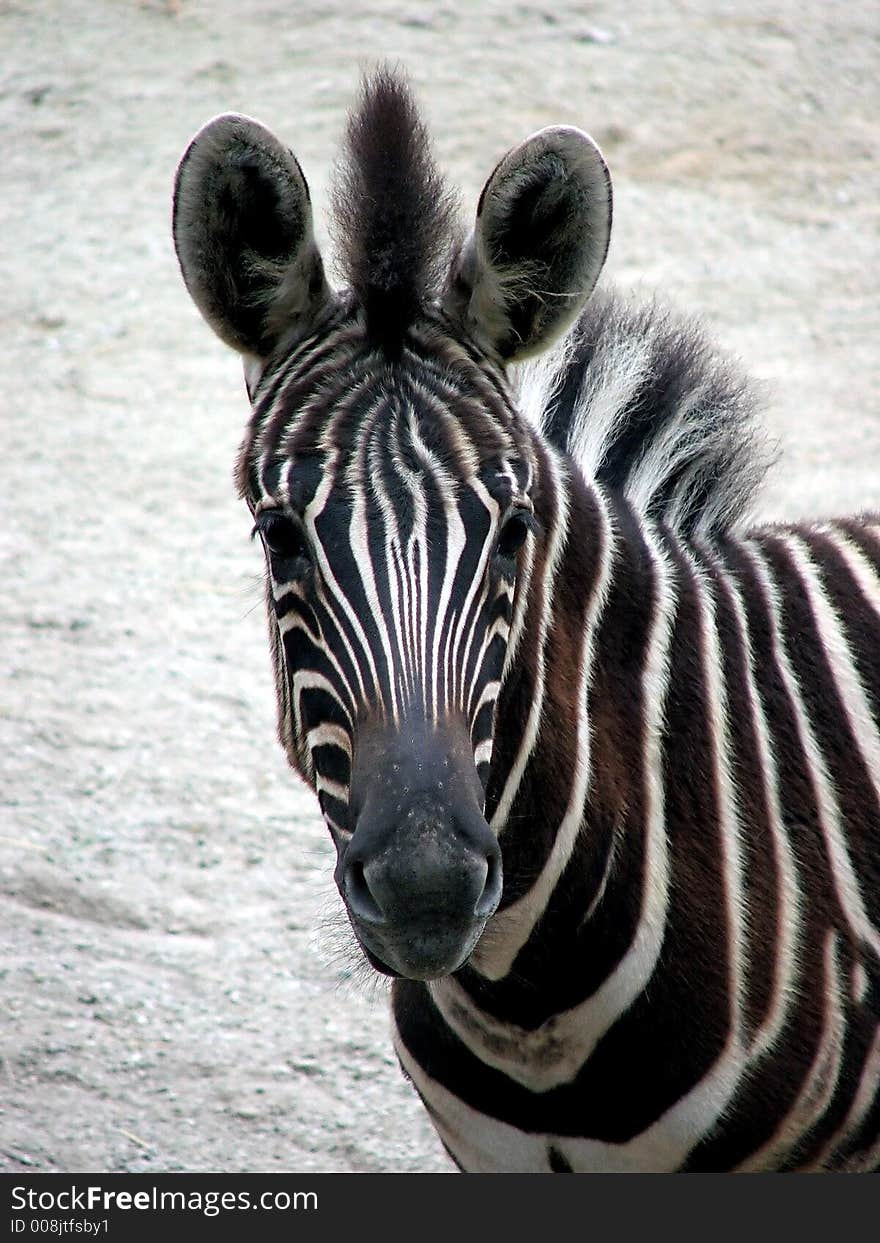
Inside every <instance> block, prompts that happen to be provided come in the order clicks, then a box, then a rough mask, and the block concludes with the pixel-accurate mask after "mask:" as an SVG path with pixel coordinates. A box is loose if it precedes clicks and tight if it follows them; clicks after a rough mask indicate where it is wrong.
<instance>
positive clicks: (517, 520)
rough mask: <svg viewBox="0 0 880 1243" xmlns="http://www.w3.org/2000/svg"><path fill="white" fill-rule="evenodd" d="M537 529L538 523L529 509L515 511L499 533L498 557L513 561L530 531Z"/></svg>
mask: <svg viewBox="0 0 880 1243" xmlns="http://www.w3.org/2000/svg"><path fill="white" fill-rule="evenodd" d="M537 529H538V523H537V521H536V520H535V518H534V515H532V514H530V513H529V511H528V510H527V509H517V510H514V512H513V513H512V514H511V515H510V517H509V518H508V519H507V520H506V522H505V523H504V525H503V526H502V528H501V531H500V532H499V535H498V545H497V547H496V549H495V555H496V557H499V558H500V559H501V560H502V561H513V560H514V558H515V557H516V554H517V553H518V552H519V550H520V548H522V546H523V541H524V540H525V538H526V536H527V535H528V533H529V531H533V532H534V531H537Z"/></svg>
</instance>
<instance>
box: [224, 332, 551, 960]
mask: <svg viewBox="0 0 880 1243" xmlns="http://www.w3.org/2000/svg"><path fill="white" fill-rule="evenodd" d="M531 478H532V464H531V461H530V457H529V441H528V439H527V437H526V436H525V434H524V433H523V432H522V430H521V429H519V428H518V426H517V423H516V419H515V416H514V415H513V414H512V412H511V407H510V405H509V402H508V399H507V395H506V391H505V389H504V385H503V381H502V380H501V378H500V374H499V373H498V372H497V371H495V370H494V369H492V368H491V367H490V366H488V365H487V364H485V363H481V362H480V361H479V360H478V358H477V357H476V355H475V354H473V353H471V352H469V351H468V350H466V349H465V348H464V347H462V346H461V345H459V344H456V343H455V342H453V341H452V340H450V339H449V338H448V337H446V336H444V335H443V333H442V331H441V329H440V326H439V325H433V326H432V325H424V326H423V327H422V328H421V329H419V330H418V331H412V332H410V334H409V335H408V338H407V343H406V346H405V348H404V350H403V352H402V354H401V356H400V358H399V359H397V360H395V361H392V362H389V361H388V359H387V358H386V357H385V356H384V355H382V354H381V353H378V352H374V351H373V350H371V348H370V347H369V345H368V344H367V342H366V339H365V335H364V332H363V329H362V326H361V323H360V321H359V318H358V316H357V315H356V314H352V313H347V314H346V313H342V312H340V313H339V315H338V318H337V320H336V322H335V323H334V324H333V325H332V327H331V329H330V330H329V331H328V330H327V329H326V328H325V330H324V331H323V332H322V334H321V336H320V338H314V339H311V340H309V341H306V342H304V343H303V344H302V345H300V346H299V348H298V349H297V350H296V351H295V352H294V354H293V355H292V357H291V358H290V359H289V360H287V362H285V363H284V364H282V365H281V366H280V367H277V368H275V369H274V370H272V372H271V373H269V374H267V375H266V376H264V378H263V379H262V381H261V382H260V384H259V386H258V388H257V391H256V393H255V395H254V416H253V420H252V423H251V426H250V431H249V434H248V438H247V440H246V442H245V445H244V448H243V452H242V459H241V464H240V479H241V482H242V484H243V486H244V487H245V489H246V495H247V499H248V501H249V504H250V505H251V508H252V511H253V513H254V517H255V527H254V530H255V532H256V533H257V534H258V535H259V537H260V538H261V540H262V542H263V545H264V548H265V552H266V563H267V569H268V576H267V582H268V593H269V604H270V612H271V615H272V620H271V628H272V634H273V649H274V654H275V664H276V674H277V685H278V693H279V720H280V733H281V737H282V741H283V743H284V745H285V747H286V749H287V752H288V755H289V757H290V759H291V762H292V763H293V764H294V765H295V766H296V767H297V768H298V770H299V771H300V772H301V773H302V775H303V776H304V777H305V779H306V780H307V781H308V782H309V784H311V785H312V787H313V788H314V789H315V790H316V792H317V794H318V798H319V801H320V805H321V810H322V812H323V814H324V817H325V820H326V821H327V824H328V826H329V828H330V831H331V833H332V835H333V839H334V842H335V844H336V848H337V852H338V856H339V866H338V868H337V883H338V884H339V887H340V890H341V891H342V894H343V897H344V899H345V901H346V904H347V906H348V910H349V914H350V916H351V919H352V923H353V925H354V928H355V931H356V933H357V934H358V936H359V939H360V940H361V942H362V944H363V945H364V948H365V949H366V950H367V952H368V955H369V956H370V958H371V960H372V961H373V962H374V965H376V966H377V967H379V968H380V969H385V970H390V971H392V972H394V973H398V974H408V975H416V976H419V977H420V978H426V977H430V976H433V975H436V974H444V973H446V972H447V971H449V970H453V969H455V967H457V966H458V965H459V964H460V962H461V961H463V959H464V958H465V957H466V956H467V955H468V954H469V953H470V950H471V949H472V948H473V945H474V944H475V942H476V939H477V938H478V937H479V935H480V933H481V932H482V929H483V927H484V925H485V922H486V919H487V918H488V916H489V915H490V914H491V913H492V912H493V911H494V909H495V906H496V905H497V901H498V899H499V897H500V890H501V876H500V857H499V855H498V848H497V845H496V842H495V839H494V837H493V835H492V834H491V832H490V830H489V829H488V826H487V825H486V822H485V819H484V817H483V804H484V792H485V785H486V781H487V779H488V774H489V767H490V762H491V756H492V731H493V724H494V711H495V704H496V700H497V697H498V693H499V689H500V686H501V681H502V678H503V674H504V670H505V663H506V661H507V659H508V656H509V654H510V651H511V639H512V637H513V638H514V639H515V637H516V635H517V633H518V630H519V626H520V625H521V618H520V619H519V622H518V620H517V619H518V615H519V614H521V612H522V609H523V602H524V599H525V590H524V587H525V585H526V583H525V580H527V578H528V572H529V568H530V564H531V553H532V550H531V546H530V544H531V541H530V536H531V534H532V532H534V531H535V530H536V527H537V524H536V522H535V519H534V517H533V514H532V502H531V498H530V495H529V486H530V483H531ZM402 860H405V862H401V861H402ZM398 873H399V875H398ZM416 915H417V916H418V918H417V919H416V923H417V924H418V927H417V928H416V929H415V931H413V927H412V925H413V921H414V916H416ZM422 925H424V926H422Z"/></svg>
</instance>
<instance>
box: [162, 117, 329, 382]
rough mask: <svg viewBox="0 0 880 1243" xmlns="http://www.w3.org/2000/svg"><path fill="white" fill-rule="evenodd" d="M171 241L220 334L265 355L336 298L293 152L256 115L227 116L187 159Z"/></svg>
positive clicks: (196, 142)
mask: <svg viewBox="0 0 880 1243" xmlns="http://www.w3.org/2000/svg"><path fill="white" fill-rule="evenodd" d="M173 232H174V245H175V247H176V249H177V257H178V260H179V262H180V270H181V272H182V274H183V279H184V282H185V284H186V287H187V289H188V290H189V292H190V295H191V296H192V299H193V301H194V302H195V304H196V306H197V307H198V309H199V310H200V311H201V313H202V315H203V316H204V317H205V319H206V320H207V322H208V324H210V326H211V327H212V328H213V329H214V331H215V332H216V333H217V335H218V336H219V337H220V338H221V340H223V341H225V342H226V344H227V345H231V346H232V348H233V349H235V350H238V351H239V352H240V353H242V354H246V355H251V356H255V357H256V358H261V359H262V358H265V357H267V356H268V355H269V354H270V353H271V352H272V350H273V349H274V348H275V346H276V345H277V343H278V341H279V340H280V339H281V337H283V336H284V335H286V334H287V333H288V332H289V331H290V330H291V328H293V327H295V326H296V325H298V324H300V323H301V322H303V321H304V320H307V319H308V317H309V316H313V315H315V314H317V313H318V311H319V310H320V309H321V308H322V307H323V306H324V305H325V304H326V303H327V301H328V300H329V298H330V296H331V294H330V290H329V287H328V285H327V281H326V279H325V277H324V267H323V263H322V262H321V256H320V253H319V251H318V248H317V245H316V244H315V239H314V233H313V229H312V208H311V200H310V197H309V190H308V186H307V185H306V181H305V178H304V177H303V174H302V171H301V169H300V167H299V164H298V163H297V161H296V159H295V158H294V156H293V155H292V154H291V152H290V151H288V150H287V148H286V147H284V146H282V144H281V143H280V142H279V141H278V139H277V138H275V136H274V135H273V134H271V133H270V132H269V130H267V129H266V128H265V127H264V126H262V125H261V124H260V123H259V122H258V121H254V120H251V118H250V117H245V116H240V115H239V114H237V113H224V114H223V115H222V116H218V117H215V118H214V119H213V120H212V121H209V122H208V123H207V125H205V126H204V127H203V128H202V129H201V130H199V132H198V133H197V134H196V136H195V137H194V138H193V140H192V142H191V143H190V145H189V147H188V148H187V150H186V152H185V153H184V155H183V158H182V159H181V161H180V164H179V166H178V169H177V175H176V177H175V182H174V219H173Z"/></svg>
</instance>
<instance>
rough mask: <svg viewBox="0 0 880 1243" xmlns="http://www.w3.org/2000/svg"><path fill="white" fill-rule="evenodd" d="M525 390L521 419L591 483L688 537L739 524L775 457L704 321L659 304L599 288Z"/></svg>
mask: <svg viewBox="0 0 880 1243" xmlns="http://www.w3.org/2000/svg"><path fill="white" fill-rule="evenodd" d="M515 383H516V386H517V388H518V397H519V406H520V408H521V409H522V411H523V413H525V414H526V415H527V416H528V417H529V419H530V420H531V421H532V422H533V423H536V424H537V425H538V426H539V427H540V428H541V430H542V431H543V432H544V434H545V435H546V436H547V437H548V439H549V440H551V441H552V442H553V443H554V444H555V445H557V446H558V447H559V448H561V449H563V450H565V451H566V452H568V453H570V454H571V455H572V456H573V457H574V458H575V460H576V461H577V462H578V464H579V465H580V466H581V468H582V469H583V471H584V473H585V475H586V477H587V478H588V479H591V480H595V481H596V482H598V483H600V484H603V485H605V486H606V487H608V488H609V489H612V490H614V491H617V492H621V493H623V495H625V496H626V497H627V499H628V500H630V501H631V502H632V503H633V504H634V505H635V506H636V508H637V510H638V511H639V512H641V513H644V514H647V515H648V516H649V517H651V518H653V519H655V520H657V521H662V522H664V523H666V524H667V525H668V526H670V527H671V528H672V529H673V530H674V531H676V532H677V533H678V534H679V535H681V536H685V537H687V536H692V535H700V536H707V535H712V534H717V533H720V532H722V531H727V530H730V529H732V528H735V527H739V526H741V525H742V524H743V522H744V521H745V520H746V518H747V517H748V516H749V511H750V507H751V504H752V502H753V500H754V498H755V495H756V493H757V490H758V487H759V485H760V484H761V482H762V480H763V478H764V475H765V474H766V471H767V469H768V468H769V466H770V464H771V462H772V460H773V456H774V455H773V452H772V450H771V449H770V447H769V446H768V444H767V442H766V441H765V440H764V439H763V437H762V435H761V434H760V432H759V431H758V429H757V426H756V422H755V412H756V400H755V392H754V388H753V386H752V385H751V384H750V383H749V381H748V380H746V378H745V377H744V376H743V375H742V374H741V373H740V372H739V370H738V368H737V367H736V365H735V364H734V363H733V362H731V361H729V360H728V359H726V358H725V357H724V355H723V354H721V353H720V352H719V351H718V350H717V349H716V348H715V347H714V345H712V344H710V343H709V341H708V340H707V339H706V337H705V335H704V333H703V332H702V330H701V328H700V327H699V325H698V324H697V323H695V322H693V321H689V320H686V319H680V318H677V317H676V316H674V315H673V314H671V313H670V312H669V311H668V310H667V309H666V308H664V307H662V306H660V305H659V304H658V303H656V302H648V303H639V304H636V303H631V302H629V301H628V300H626V299H625V298H623V297H622V296H620V295H618V294H612V293H609V292H606V291H602V292H597V293H594V295H593V297H592V298H591V299H590V301H589V303H588V304H587V307H586V309H585V310H584V312H583V314H582V315H581V317H580V319H579V320H578V322H577V324H576V325H575V327H574V328H573V329H572V331H571V332H570V333H569V335H568V337H567V338H566V339H565V341H563V343H562V345H561V346H560V347H558V348H557V349H556V351H555V352H554V353H553V355H551V356H550V357H545V358H544V359H541V360H539V361H537V362H535V363H531V364H527V365H526V366H524V367H523V368H521V369H520V370H519V372H518V374H517V376H516V377H515Z"/></svg>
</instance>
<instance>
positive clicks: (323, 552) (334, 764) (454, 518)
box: [174, 72, 611, 979]
mask: <svg viewBox="0 0 880 1243" xmlns="http://www.w3.org/2000/svg"><path fill="white" fill-rule="evenodd" d="M335 207H336V211H335V224H336V233H337V243H338V249H339V251H340V254H341V262H342V266H343V269H344V272H345V276H346V278H347V281H346V288H344V289H343V290H342V291H334V290H333V289H332V288H331V287H330V285H329V283H328V281H327V279H326V277H325V273H324V266H323V263H322V259H321V255H320V252H319V248H318V246H317V243H316V241H315V237H314V234H313V230H312V215H311V204H310V198H309V191H308V188H307V185H306V181H305V179H304V177H303V174H302V171H301V169H300V166H299V164H298V163H297V161H296V159H295V158H294V157H293V155H292V154H291V153H290V152H289V151H288V150H287V149H286V148H285V147H284V146H282V144H281V143H280V142H279V141H278V140H277V139H276V138H275V137H274V136H273V135H272V134H270V133H269V132H268V131H267V130H266V129H265V128H264V127H263V126H262V125H260V124H259V123H257V122H256V121H253V120H250V119H248V118H246V117H243V116H239V115H230V114H227V115H223V116H220V117H217V118H215V119H214V120H213V121H211V122H209V124H208V125H206V126H205V127H204V128H203V129H202V130H201V131H200V132H199V133H198V134H197V135H196V137H195V138H194V139H193V141H192V143H191V144H190V146H189V148H188V149H187V151H186V153H185V154H184V156H183V159H182V161H181V164H180V167H179V169H178V173H177V180H176V186H175V201H174V237H175V244H176V246H177V253H178V257H179V259H180V265H181V269H182V272H183V277H184V280H185V282H186V285H187V288H188V289H189V292H190V294H191V295H192V297H193V299H194V301H195V303H196V305H197V307H198V308H199V310H200V311H201V312H202V314H203V315H204V317H205V319H206V320H207V321H208V323H209V324H210V326H211V327H212V328H213V329H214V330H215V331H216V332H217V334H218V335H219V336H220V337H221V338H222V339H223V340H224V341H225V342H227V343H228V344H229V345H231V346H233V347H234V348H235V349H236V350H238V351H239V352H240V353H241V354H242V355H243V357H244V361H245V375H246V380H247V386H248V391H249V395H250V397H251V400H252V404H253V415H252V418H251V422H250V424H249V428H248V432H247V435H246V437H245V441H244V444H243V447H242V450H241V456H240V460H239V467H238V479H239V484H240V488H241V492H242V494H243V496H244V497H245V499H246V501H247V503H248V505H249V506H250V508H251V511H252V513H253V515H254V523H255V526H254V530H255V533H256V534H258V535H259V537H260V539H261V540H262V543H263V545H264V548H265V553H266V566H267V600H268V608H269V616H270V634H271V642H272V649H273V653H274V663H275V670H276V682H277V690H278V700H279V732H280V736H281V740H282V742H283V744H284V746H285V748H286V751H287V754H288V757H289V759H290V761H291V763H292V764H293V765H294V767H295V768H296V769H297V770H298V771H299V772H300V773H301V775H302V776H303V777H304V779H305V780H306V781H307V782H308V783H309V785H310V786H311V787H312V788H313V789H314V790H315V791H316V793H317V795H318V799H319V801H320V806H321V810H322V812H323V815H324V818H325V820H326V822H327V824H328V826H329V829H330V832H331V834H332V837H333V840H334V843H335V846H336V851H337V867H336V873H335V878H336V882H337V885H338V887H339V890H340V892H341V894H342V897H343V900H344V902H345V906H346V908H347V911H348V915H349V918H350V920H351V924H352V926H353V928H354V931H355V933H356V935H357V937H358V940H359V941H360V943H361V946H362V947H363V949H364V951H365V952H366V955H367V957H368V959H369V960H370V962H371V963H372V964H373V966H374V967H376V968H377V969H379V970H381V971H384V972H386V973H388V974H397V975H403V976H408V977H410V978H415V979H431V978H436V977H438V976H442V975H445V974H448V973H449V972H452V971H454V970H456V969H457V968H458V967H459V966H461V964H462V963H463V962H464V961H465V960H466V959H467V958H468V956H469V955H470V953H471V951H472V950H473V948H474V946H475V945H476V943H477V941H478V939H479V938H480V936H481V935H482V933H483V931H484V929H485V927H486V923H487V921H488V920H489V919H490V917H491V916H492V915H493V913H494V912H495V911H496V909H497V908H498V905H499V903H500V902H501V900H502V865H501V852H500V848H499V843H498V836H497V826H492V827H490V824H489V822H488V820H487V792H488V794H489V798H490V799H491V791H492V788H493V786H497V785H498V784H499V783H501V784H503V780H504V774H503V773H499V772H497V771H495V770H493V736H494V732H495V729H496V722H497V717H498V715H499V711H503V709H499V702H500V698H501V693H502V688H503V686H504V681H505V677H506V675H507V674H508V673H509V670H510V668H511V664H512V661H513V657H514V653H515V651H516V649H517V646H518V642H519V640H520V638H521V636H522V634H523V630H524V618H525V616H526V612H527V609H528V602H529V581H530V577H531V574H532V571H533V568H534V566H535V564H536V563H537V562H538V561H539V560H540V558H541V557H542V556H543V555H545V554H544V552H543V551H542V547H541V545H542V539H543V535H542V512H541V511H542V503H543V502H542V496H541V492H540V488H537V487H536V480H537V478H538V475H539V471H538V463H537V457H536V455H538V454H539V453H540V452H542V450H540V447H539V445H538V442H537V439H536V437H535V436H534V435H533V433H532V432H531V431H530V430H529V428H528V426H527V424H526V423H525V421H524V420H523V419H522V418H520V416H519V415H518V414H517V413H516V411H515V409H514V408H513V406H512V404H511V400H510V396H509V390H508V388H507V384H506V378H505V368H506V366H507V365H508V364H509V363H512V362H516V361H518V360H520V359H522V358H525V357H527V356H529V355H532V354H536V353H538V352H540V351H541V350H543V349H545V348H546V347H547V346H548V345H549V344H550V343H551V341H552V340H554V339H555V338H556V337H557V336H558V335H559V334H560V333H561V332H562V331H563V330H564V329H565V328H566V327H567V326H568V325H569V324H570V323H571V322H572V321H573V320H574V318H575V317H576V316H577V314H578V313H579V311H580V310H581V308H582V306H583V304H584V302H585V300H586V299H587V297H588V296H589V294H590V292H591V291H592V289H593V286H594V284H595V281H596V279H597V277H598V274H599V271H600V269H601V267H602V264H603V262H604V258H605V253H606V250H607V245H608V236H609V228H610V210H611V196H610V184H609V180H608V174H607V170H606V167H605V164H604V161H603V159H602V157H601V154H600V153H599V151H598V149H597V148H596V146H595V144H594V143H593V142H592V140H591V139H589V138H588V137H587V136H586V135H585V134H583V133H581V132H580V131H579V130H575V129H570V128H554V129H546V130H542V131H541V132H539V133H538V134H535V135H534V136H532V137H531V138H529V139H527V140H526V141H525V142H524V143H522V144H521V145H520V146H518V147H516V148H515V149H513V150H512V151H511V152H509V153H508V155H506V156H505V157H504V159H502V160H501V162H500V163H499V164H498V166H497V167H496V169H495V171H494V172H493V173H492V175H491V177H490V178H489V180H488V182H487V183H486V186H485V188H484V190H483V192H482V195H481V197H480V201H479V208H478V212H477V218H476V224H475V227H474V229H473V231H472V233H471V234H470V236H469V237H468V238H467V239H466V240H465V241H464V242H463V243H461V242H460V240H459V239H458V237H457V234H456V230H455V227H454V224H453V206H452V201H451V198H450V196H449V194H448V192H447V191H446V189H445V188H444V186H443V184H442V182H441V180H440V178H439V176H438V174H437V172H436V170H435V168H434V165H433V163H432V160H431V156H430V152H429V146H428V140H427V136H426V133H425V130H424V128H423V126H422V124H421V122H420V121H419V118H418V115H417V113H416V111H415V108H414V105H413V103H412V100H411V98H410V96H409V94H408V91H407V89H406V87H405V86H404V85H403V83H402V82H401V81H400V80H399V79H398V78H396V77H394V76H393V75H391V74H389V73H386V72H380V73H379V74H377V75H376V76H375V77H374V78H373V79H372V80H371V81H370V82H368V83H367V84H366V85H365V87H364V91H363V96H362V99H361V102H360V106H359V108H358V110H357V111H356V112H355V113H354V114H353V116H352V118H351V120H350V123H349V131H348V142H347V154H346V161H345V164H344V168H343V172H342V174H341V177H340V179H339V182H338V185H337V191H336V196H335ZM496 768H497V765H496Z"/></svg>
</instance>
